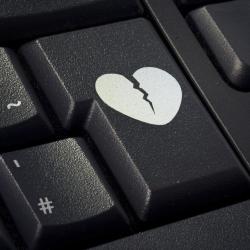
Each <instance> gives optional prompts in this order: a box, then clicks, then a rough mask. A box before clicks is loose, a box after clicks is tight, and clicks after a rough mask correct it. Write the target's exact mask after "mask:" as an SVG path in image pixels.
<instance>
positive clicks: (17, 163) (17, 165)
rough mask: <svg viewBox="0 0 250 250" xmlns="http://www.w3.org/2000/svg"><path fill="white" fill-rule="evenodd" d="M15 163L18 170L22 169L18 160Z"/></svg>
mask: <svg viewBox="0 0 250 250" xmlns="http://www.w3.org/2000/svg"><path fill="white" fill-rule="evenodd" d="M13 162H14V164H15V166H16V167H17V168H20V167H21V165H20V163H19V162H18V160H13Z"/></svg>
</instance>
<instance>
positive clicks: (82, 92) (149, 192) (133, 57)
mask: <svg viewBox="0 0 250 250" xmlns="http://www.w3.org/2000/svg"><path fill="white" fill-rule="evenodd" d="M21 52H22V53H23V55H24V56H25V58H26V60H27V62H28V63H29V65H30V67H31V68H32V70H33V72H34V74H35V75H36V76H37V79H38V80H39V79H43V80H42V81H40V84H41V87H42V89H43V90H44V91H45V93H46V95H47V96H48V98H49V99H50V101H51V104H52V106H53V107H54V108H55V110H56V112H57V114H58V116H59V118H60V120H61V121H62V123H63V125H64V126H65V127H70V125H71V124H76V126H78V127H79V126H80V124H82V123H83V125H82V128H83V129H85V130H87V131H88V133H89V134H90V135H91V137H92V138H93V140H94V141H95V143H96V144H97V146H98V148H99V150H100V151H101V153H102V155H103V157H104V158H105V160H106V161H107V163H108V165H109V167H110V169H111V170H112V172H113V174H114V176H115V177H116V178H117V180H118V182H119V184H120V185H121V187H122V189H123V190H124V193H125V194H126V196H127V198H128V200H129V201H130V203H131V204H132V206H133V208H134V210H135V211H136V212H137V215H138V216H139V217H140V218H141V219H142V220H144V221H147V220H151V221H155V220H161V221H162V220H163V219H165V218H168V219H169V218H172V216H180V215H181V216H183V215H184V214H187V213H190V212H192V211H197V210H200V209H201V208H208V207H210V206H211V205H213V206H214V205H215V204H217V205H218V202H222V203H223V202H224V201H225V200H227V199H229V200H232V199H235V197H238V198H239V197H241V196H242V195H244V194H246V193H247V192H248V190H249V181H248V178H247V176H246V175H245V173H244V170H243V167H242V166H241V164H240V162H239V161H238V159H237V158H236V157H235V155H234V153H233V151H232V150H231V149H230V147H229V146H228V144H227V142H226V140H225V139H224V138H223V136H222V135H221V133H220V131H219V130H218V129H217V127H216V126H215V124H214V122H213V121H212V119H211V118H210V116H209V114H208V113H207V111H206V110H205V108H204V107H203V105H202V103H201V102H200V101H199V99H198V98H197V96H196V95H195V93H194V91H193V90H192V88H191V87H190V85H189V83H188V82H187V80H186V79H185V77H184V76H183V74H182V72H181V71H180V69H179V67H178V66H177V64H176V63H175V61H174V59H173V58H172V56H171V54H170V53H169V52H168V50H167V48H166V47H165V45H164V44H163V43H162V41H161V39H160V38H159V36H158V34H157V33H156V32H155V30H154V28H153V27H152V26H151V24H150V23H149V22H147V21H146V20H144V19H136V20H131V21H126V22H121V23H116V24H112V25H106V26H100V27H96V28H91V29H87V30H81V31H76V32H71V33H65V34H61V35H57V36H52V37H47V38H42V39H39V40H38V41H35V42H32V43H30V44H27V45H25V46H24V47H23V48H22V50H21ZM38 69H39V70H38ZM135 72H136V73H135ZM167 72H168V73H169V74H171V75H172V76H170V75H168V73H167ZM173 77H174V78H175V79H176V80H175V79H174V78H173ZM176 81H178V83H177V82H176ZM96 90H97V91H98V93H99V95H101V96H102V99H101V98H100V97H99V96H98V94H97V92H96ZM147 91H149V92H147ZM180 91H181V92H182V94H180ZM181 96H182V100H181ZM93 100H94V101H93ZM107 103H109V105H107ZM179 105H180V107H179ZM111 106H112V107H113V108H111ZM178 109H179V111H178ZM116 110H119V111H120V112H117V111H116ZM124 114H126V115H124ZM175 115H176V116H175ZM85 118H86V119H85ZM133 118H134V119H133Z"/></svg>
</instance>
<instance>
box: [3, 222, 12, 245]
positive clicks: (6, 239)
mask: <svg viewBox="0 0 250 250" xmlns="http://www.w3.org/2000/svg"><path fill="white" fill-rule="evenodd" d="M0 249H1V250H14V245H13V244H12V242H11V239H10V237H9V235H8V233H7V232H6V230H5V228H4V226H3V224H2V222H1V221H0Z"/></svg>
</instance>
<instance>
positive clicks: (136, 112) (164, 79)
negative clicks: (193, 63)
mask: <svg viewBox="0 0 250 250" xmlns="http://www.w3.org/2000/svg"><path fill="white" fill-rule="evenodd" d="M133 77H134V78H135V80H136V81H137V83H139V86H138V84H134V83H132V82H131V81H129V80H128V79H127V78H126V77H124V76H123V75H119V74H105V75H102V76H100V77H99V78H98V79H97V81H96V85H95V88H96V92H97V94H98V95H99V97H100V98H101V99H102V101H103V102H104V103H106V104H107V105H108V106H109V107H111V108H113V109H114V110H116V111H118V112H120V113H122V114H124V115H126V116H129V117H131V118H133V119H136V120H139V121H141V122H145V123H148V124H153V125H166V124H167V123H169V122H171V121H172V120H173V119H174V117H175V116H176V114H177V113H178V111H179V109H180V106H181V101H182V90H181V87H180V85H179V83H178V81H177V80H176V79H175V78H174V77H173V76H172V75H170V74H169V73H167V72H166V71H164V70H161V69H158V68H153V67H144V68H141V69H139V70H137V71H136V72H135V73H134V74H133Z"/></svg>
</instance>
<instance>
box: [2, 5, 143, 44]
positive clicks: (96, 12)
mask: <svg viewBox="0 0 250 250" xmlns="http://www.w3.org/2000/svg"><path fill="white" fill-rule="evenodd" d="M0 6H1V9H0V33H1V37H0V42H9V41H12V40H20V39H27V38H31V37H38V36H41V35H45V34H50V33H56V32H59V31H65V30H69V29H75V28H79V27H86V26H89V25H97V24H102V23H106V22H111V21H115V20H121V19H125V18H129V17H130V18H131V17H134V16H137V15H140V14H141V12H142V10H141V9H142V8H141V7H140V4H139V0H119V1H117V0H70V1H69V0H53V1H51V0H43V1H30V0H18V1H16V0H8V1H5V0H0Z"/></svg>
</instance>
